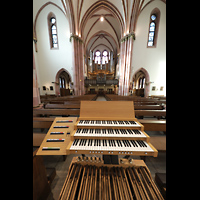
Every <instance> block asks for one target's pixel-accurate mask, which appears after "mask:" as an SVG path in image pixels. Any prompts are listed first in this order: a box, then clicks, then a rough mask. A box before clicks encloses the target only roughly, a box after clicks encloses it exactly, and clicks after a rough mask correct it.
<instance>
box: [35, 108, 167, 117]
mask: <svg viewBox="0 0 200 200" xmlns="http://www.w3.org/2000/svg"><path fill="white" fill-rule="evenodd" d="M79 114H80V109H33V115H79ZM135 116H156V117H161V116H164V117H165V116H166V110H135Z"/></svg>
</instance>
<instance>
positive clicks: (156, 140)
mask: <svg viewBox="0 0 200 200" xmlns="http://www.w3.org/2000/svg"><path fill="white" fill-rule="evenodd" d="M150 143H151V144H152V145H153V146H154V147H155V148H156V149H157V150H158V151H160V152H166V136H165V135H164V136H151V137H150Z"/></svg>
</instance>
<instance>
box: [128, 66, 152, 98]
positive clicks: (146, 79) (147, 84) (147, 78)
mask: <svg viewBox="0 0 200 200" xmlns="http://www.w3.org/2000/svg"><path fill="white" fill-rule="evenodd" d="M139 71H141V72H142V73H143V74H144V75H145V88H144V97H148V96H149V91H150V77H149V73H148V71H147V70H146V69H144V68H143V67H142V68H140V69H138V70H137V71H136V72H135V73H134V74H133V76H132V79H131V80H132V81H134V80H135V77H136V74H137V73H138V72H139Z"/></svg>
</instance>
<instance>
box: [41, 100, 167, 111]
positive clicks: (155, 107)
mask: <svg viewBox="0 0 200 200" xmlns="http://www.w3.org/2000/svg"><path fill="white" fill-rule="evenodd" d="M69 108H78V109H80V104H70V103H69V102H68V104H46V105H45V109H69ZM134 109H135V110H162V109H163V106H160V105H137V104H136V105H135V106H134Z"/></svg>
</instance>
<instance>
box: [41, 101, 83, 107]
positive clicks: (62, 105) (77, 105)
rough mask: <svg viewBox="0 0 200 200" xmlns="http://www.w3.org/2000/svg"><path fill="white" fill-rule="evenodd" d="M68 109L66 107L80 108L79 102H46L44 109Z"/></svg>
mask: <svg viewBox="0 0 200 200" xmlns="http://www.w3.org/2000/svg"><path fill="white" fill-rule="evenodd" d="M56 108H58V109H68V108H78V109H80V103H79V104H73V103H72V104H71V103H69V102H68V103H67V104H46V105H45V109H56Z"/></svg>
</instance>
